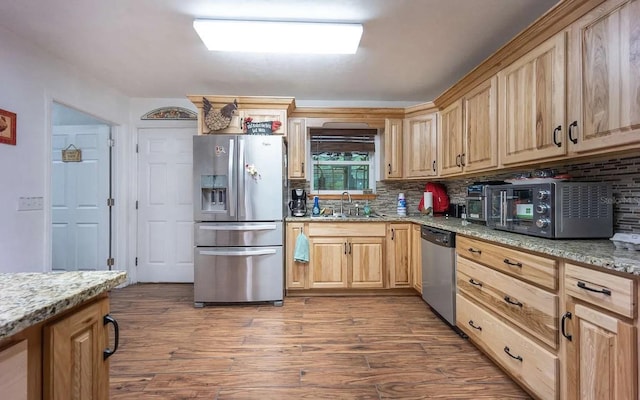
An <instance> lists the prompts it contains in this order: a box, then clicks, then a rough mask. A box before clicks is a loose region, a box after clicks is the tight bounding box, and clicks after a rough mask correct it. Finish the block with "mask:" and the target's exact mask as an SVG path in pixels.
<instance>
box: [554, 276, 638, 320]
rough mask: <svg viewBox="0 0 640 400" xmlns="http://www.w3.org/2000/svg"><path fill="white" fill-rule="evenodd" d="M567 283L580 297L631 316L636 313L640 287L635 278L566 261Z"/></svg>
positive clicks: (571, 294) (569, 288) (568, 292)
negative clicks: (639, 288) (638, 288)
mask: <svg viewBox="0 0 640 400" xmlns="http://www.w3.org/2000/svg"><path fill="white" fill-rule="evenodd" d="M564 287H565V292H566V293H567V294H568V295H569V296H572V297H575V298H576V299H580V300H584V301H586V302H589V303H591V304H594V305H596V306H598V307H602V308H605V309H607V310H609V311H613V312H615V313H618V314H620V315H623V316H625V317H628V318H634V317H635V315H636V304H635V302H634V300H635V299H636V298H637V297H636V292H635V291H636V287H635V284H634V282H633V280H632V279H628V278H623V277H621V276H617V275H612V274H608V273H606V272H600V271H594V270H592V269H589V268H584V267H580V266H578V265H575V264H570V263H566V264H565V269H564Z"/></svg>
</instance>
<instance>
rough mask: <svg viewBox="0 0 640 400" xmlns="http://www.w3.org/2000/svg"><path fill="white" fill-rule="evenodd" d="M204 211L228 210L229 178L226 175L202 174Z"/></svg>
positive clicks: (201, 184)
mask: <svg viewBox="0 0 640 400" xmlns="http://www.w3.org/2000/svg"><path fill="white" fill-rule="evenodd" d="M200 186H201V189H202V196H201V204H202V211H205V212H206V211H213V212H215V211H221V212H226V211H227V199H228V196H227V189H228V187H229V179H228V177H227V176H226V175H201V181H200Z"/></svg>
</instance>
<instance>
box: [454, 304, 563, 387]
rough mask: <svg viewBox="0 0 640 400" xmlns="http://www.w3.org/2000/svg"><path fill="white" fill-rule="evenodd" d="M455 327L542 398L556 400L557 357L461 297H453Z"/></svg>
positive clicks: (557, 381)
mask: <svg viewBox="0 0 640 400" xmlns="http://www.w3.org/2000/svg"><path fill="white" fill-rule="evenodd" d="M456 305H457V317H456V321H457V325H458V327H459V328H460V329H462V330H463V331H464V332H465V333H466V334H467V335H469V338H471V339H472V340H473V342H474V343H475V344H476V345H477V346H478V347H479V348H480V349H481V350H483V351H484V352H485V353H487V354H488V355H489V356H491V358H492V359H493V360H494V361H495V362H497V363H498V364H500V365H501V366H502V367H503V368H504V369H505V370H507V371H508V372H509V373H510V374H511V375H512V376H513V377H514V378H515V379H516V380H517V381H519V382H520V383H521V384H522V385H523V386H524V387H526V388H527V389H528V390H530V391H531V392H532V393H534V394H535V395H536V396H537V397H539V398H541V399H557V398H558V383H559V380H558V372H559V371H558V357H556V356H555V355H553V354H551V353H550V352H548V351H547V350H545V349H544V348H542V347H541V346H539V345H538V344H536V343H534V342H533V341H531V340H529V339H527V338H526V337H525V336H524V335H522V334H520V333H518V332H517V331H515V330H514V329H512V328H511V327H509V326H508V325H507V324H505V323H503V322H501V321H500V320H499V319H498V318H496V317H495V316H493V315H492V314H490V313H489V312H487V311H485V310H484V309H483V308H481V307H479V306H477V305H475V304H474V303H472V302H471V301H470V300H468V299H466V298H465V297H464V296H461V295H460V294H458V295H457V296H456Z"/></svg>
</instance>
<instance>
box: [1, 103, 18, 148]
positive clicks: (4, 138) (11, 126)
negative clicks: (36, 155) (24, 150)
mask: <svg viewBox="0 0 640 400" xmlns="http://www.w3.org/2000/svg"><path fill="white" fill-rule="evenodd" d="M0 143H6V144H12V145H14V146H15V144H16V114H14V113H12V112H9V111H5V110H0Z"/></svg>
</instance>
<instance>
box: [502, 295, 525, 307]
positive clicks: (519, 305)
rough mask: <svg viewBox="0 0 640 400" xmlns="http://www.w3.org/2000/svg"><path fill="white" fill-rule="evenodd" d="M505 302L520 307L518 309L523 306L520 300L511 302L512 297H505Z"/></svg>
mask: <svg viewBox="0 0 640 400" xmlns="http://www.w3.org/2000/svg"><path fill="white" fill-rule="evenodd" d="M504 301H506V302H507V303H509V304H513V305H514V306H518V307H522V306H523V304H522V303H520V302H519V301H518V300H511V297H509V296H504Z"/></svg>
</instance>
